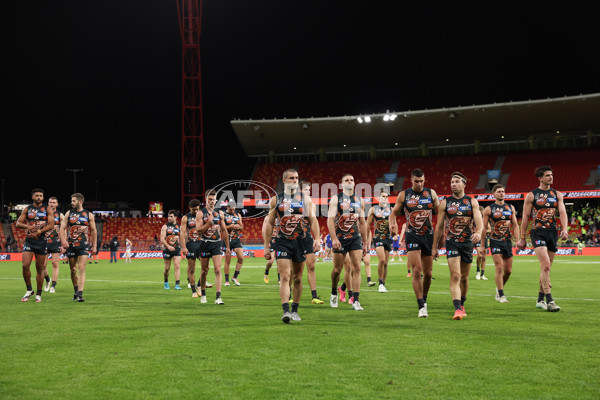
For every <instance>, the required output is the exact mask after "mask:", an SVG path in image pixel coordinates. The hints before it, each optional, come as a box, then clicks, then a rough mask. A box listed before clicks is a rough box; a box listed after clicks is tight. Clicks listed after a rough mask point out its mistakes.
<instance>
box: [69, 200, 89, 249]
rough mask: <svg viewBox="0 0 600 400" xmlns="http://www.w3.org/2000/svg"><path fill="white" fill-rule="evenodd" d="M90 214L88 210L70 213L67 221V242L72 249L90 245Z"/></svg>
mask: <svg viewBox="0 0 600 400" xmlns="http://www.w3.org/2000/svg"><path fill="white" fill-rule="evenodd" d="M89 226H90V212H89V211H88V210H85V209H84V210H81V211H75V210H71V211H69V220H68V221H67V241H68V242H69V246H71V247H83V246H86V245H87V244H88V230H89Z"/></svg>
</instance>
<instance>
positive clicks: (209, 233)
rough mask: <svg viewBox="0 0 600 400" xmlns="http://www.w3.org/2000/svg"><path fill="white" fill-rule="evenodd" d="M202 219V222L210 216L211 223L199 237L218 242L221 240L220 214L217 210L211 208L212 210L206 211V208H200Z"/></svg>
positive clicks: (206, 220)
mask: <svg viewBox="0 0 600 400" xmlns="http://www.w3.org/2000/svg"><path fill="white" fill-rule="evenodd" d="M200 211H202V219H203V220H204V221H203V222H202V224H205V223H207V222H208V219H209V218H212V221H213V224H212V225H211V226H210V228H208V229H207V230H206V232H204V233H203V234H202V237H201V239H202V240H205V241H208V242H220V241H221V214H219V211H217V210H212V212H210V211H208V210H207V209H206V208H203V209H202V210H200Z"/></svg>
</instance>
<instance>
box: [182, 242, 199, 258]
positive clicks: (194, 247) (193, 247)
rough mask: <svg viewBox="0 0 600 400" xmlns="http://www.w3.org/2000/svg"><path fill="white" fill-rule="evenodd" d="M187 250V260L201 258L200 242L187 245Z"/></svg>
mask: <svg viewBox="0 0 600 400" xmlns="http://www.w3.org/2000/svg"><path fill="white" fill-rule="evenodd" d="M185 247H186V248H187V251H188V253H187V256H186V258H187V259H193V258H200V241H190V242H187V243H186V244H185Z"/></svg>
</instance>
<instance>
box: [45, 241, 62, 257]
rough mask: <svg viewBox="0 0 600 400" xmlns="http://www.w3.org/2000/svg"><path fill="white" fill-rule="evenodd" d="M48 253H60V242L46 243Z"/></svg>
mask: <svg viewBox="0 0 600 400" xmlns="http://www.w3.org/2000/svg"><path fill="white" fill-rule="evenodd" d="M47 250H48V254H56V253H60V250H61V248H60V242H52V243H48V247H47Z"/></svg>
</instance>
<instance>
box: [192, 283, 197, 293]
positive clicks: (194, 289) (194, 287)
mask: <svg viewBox="0 0 600 400" xmlns="http://www.w3.org/2000/svg"><path fill="white" fill-rule="evenodd" d="M195 292H196V285H192V293H195Z"/></svg>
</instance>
